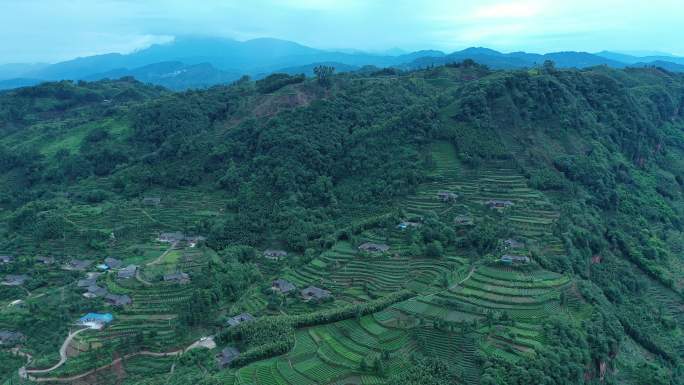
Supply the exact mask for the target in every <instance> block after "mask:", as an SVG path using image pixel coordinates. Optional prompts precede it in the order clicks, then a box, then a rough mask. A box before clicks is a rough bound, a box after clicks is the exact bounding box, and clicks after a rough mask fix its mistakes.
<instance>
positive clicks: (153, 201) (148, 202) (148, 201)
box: [142, 197, 161, 206]
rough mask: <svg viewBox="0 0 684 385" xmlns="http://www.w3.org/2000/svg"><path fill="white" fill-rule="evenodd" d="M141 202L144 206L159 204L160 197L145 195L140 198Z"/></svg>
mask: <svg viewBox="0 0 684 385" xmlns="http://www.w3.org/2000/svg"><path fill="white" fill-rule="evenodd" d="M142 203H143V204H144V205H145V206H159V204H160V203H161V198H160V197H145V198H143V200H142Z"/></svg>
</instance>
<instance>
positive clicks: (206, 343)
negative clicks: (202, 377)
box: [19, 329, 216, 382]
mask: <svg viewBox="0 0 684 385" xmlns="http://www.w3.org/2000/svg"><path fill="white" fill-rule="evenodd" d="M83 330H88V329H80V330H77V331H76V332H74V333H72V334H70V335H69V337H67V339H68V340H69V341H68V342H71V339H72V338H73V336H75V335H76V334H78V333H80V332H81V331H83ZM68 345H69V344H68V343H67V341H64V344H63V345H62V349H60V351H59V353H60V356H62V359H60V362H59V363H58V364H57V365H55V366H53V367H52V368H49V369H41V370H25V369H24V368H21V369H19V375H20V376H21V377H22V378H28V379H29V380H31V381H35V382H50V381H54V382H71V381H76V380H79V379H81V378H84V377H87V376H89V375H91V374H94V373H97V372H99V371H102V370H105V369H107V368H110V367H112V366H114V365H116V364H118V363H120V362H121V361H122V360H125V359H128V358H131V357H135V356H149V357H171V356H179V355H181V354H183V353H185V352H187V351H188V350H190V349H195V348H206V349H213V348H215V347H216V343H215V342H214V338H213V337H206V338H203V339H199V340H197V341H195V342H193V343H192V344H190V345H188V347H186V348H185V349H178V350H173V351H170V352H161V353H158V352H150V351H147V350H143V351H140V352H135V353H131V354H127V355H125V356H123V357H120V358H117V359H115V360H113V361H112V362H110V363H108V364H106V365H102V366H100V367H98V368H95V369H91V370H89V371H87V372H84V373H81V374H77V375H74V376H70V377H38V378H37V377H33V376H31V374H37V373H48V372H50V371H53V370H55V369H57V368H58V367H60V366H61V365H62V364H64V362H66V359H67V358H66V348H65V347H66V346H68ZM62 352H64V355H62ZM174 368H175V363H174V365H173V366H172V370H173V369H174Z"/></svg>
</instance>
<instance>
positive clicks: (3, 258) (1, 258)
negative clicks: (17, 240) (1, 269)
mask: <svg viewBox="0 0 684 385" xmlns="http://www.w3.org/2000/svg"><path fill="white" fill-rule="evenodd" d="M13 261H14V257H13V256H11V255H0V265H3V264H5V263H12V262H13Z"/></svg>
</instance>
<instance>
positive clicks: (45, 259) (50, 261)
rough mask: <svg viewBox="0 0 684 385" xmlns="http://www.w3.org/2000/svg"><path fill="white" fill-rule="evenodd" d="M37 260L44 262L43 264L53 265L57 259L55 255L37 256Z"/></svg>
mask: <svg viewBox="0 0 684 385" xmlns="http://www.w3.org/2000/svg"><path fill="white" fill-rule="evenodd" d="M36 262H38V263H42V264H43V265H52V264H53V263H55V259H54V258H53V257H38V258H36Z"/></svg>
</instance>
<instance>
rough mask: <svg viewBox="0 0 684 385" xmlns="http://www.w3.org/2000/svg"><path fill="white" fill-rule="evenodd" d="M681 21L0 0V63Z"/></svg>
mask: <svg viewBox="0 0 684 385" xmlns="http://www.w3.org/2000/svg"><path fill="white" fill-rule="evenodd" d="M681 20H684V7H683V6H682V5H681V0H650V1H648V2H644V1H642V0H601V1H596V0H423V1H415V0H250V1H245V0H196V1H187V0H70V1H56V0H0V41H2V44H0V61H2V62H12V61H14V62H16V61H57V60H64V59H68V58H70V57H74V56H80V55H87V54H93V53H105V52H129V51H131V50H135V49H139V48H142V47H145V46H148V45H150V44H153V43H157V42H160V41H166V40H168V39H169V38H170V36H180V35H188V34H194V35H210V36H221V37H230V38H236V39H240V40H244V39H251V38H257V37H277V38H282V39H288V40H294V41H297V42H300V43H303V44H307V45H311V46H314V47H319V48H356V49H365V50H382V49H387V48H390V47H400V48H404V49H409V50H415V49H428V48H436V49H442V50H446V51H452V50H456V49H462V48H466V47H468V46H488V47H491V48H495V49H499V50H503V51H515V50H527V51H537V52H548V51H557V50H585V51H598V50H602V49H614V50H625V51H626V50H640V49H641V50H643V49H649V50H659V51H670V52H672V51H684V46H682V44H681V36H684V26H683V25H684V23H682V22H681ZM676 53H681V54H684V52H676Z"/></svg>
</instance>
